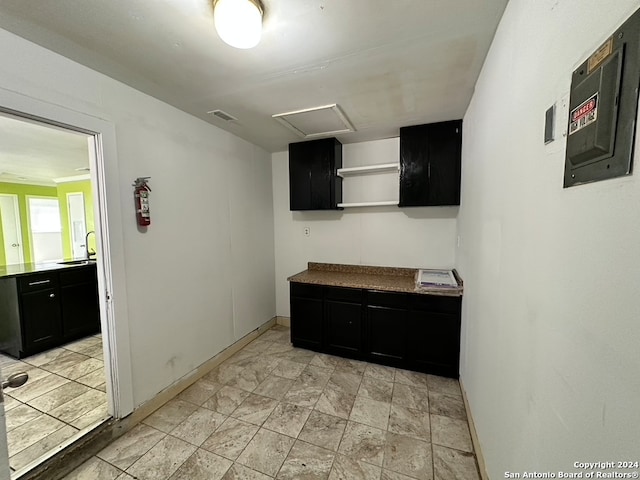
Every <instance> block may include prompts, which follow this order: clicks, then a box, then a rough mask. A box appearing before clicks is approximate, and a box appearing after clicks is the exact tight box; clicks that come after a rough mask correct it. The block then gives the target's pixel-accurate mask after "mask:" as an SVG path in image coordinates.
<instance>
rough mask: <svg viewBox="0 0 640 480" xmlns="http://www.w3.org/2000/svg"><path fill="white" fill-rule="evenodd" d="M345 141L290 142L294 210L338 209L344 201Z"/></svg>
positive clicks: (290, 199)
mask: <svg viewBox="0 0 640 480" xmlns="http://www.w3.org/2000/svg"><path fill="white" fill-rule="evenodd" d="M341 167H342V144H341V143H340V142H339V141H338V140H337V139H336V138H323V139H320V140H311V141H308V142H298V143H291V144H289V207H290V210H335V209H337V208H338V203H340V202H342V179H341V178H340V177H339V176H338V175H337V169H338V168H341Z"/></svg>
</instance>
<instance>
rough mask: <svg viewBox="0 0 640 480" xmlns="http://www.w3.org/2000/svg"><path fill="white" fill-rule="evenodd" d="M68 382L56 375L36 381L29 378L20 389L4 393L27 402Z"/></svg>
mask: <svg viewBox="0 0 640 480" xmlns="http://www.w3.org/2000/svg"><path fill="white" fill-rule="evenodd" d="M69 381H70V380H68V379H66V378H62V377H60V376H58V375H53V374H49V375H47V376H45V377H43V378H39V379H37V380H34V379H32V378H30V379H29V380H28V381H27V383H25V384H24V385H23V386H22V387H19V388H16V389H13V390H12V391H10V392H6V393H7V394H8V395H10V396H12V397H13V398H15V399H16V400H19V401H21V402H28V401H30V400H33V399H34V398H36V397H39V396H40V395H44V394H45V393H47V392H50V391H51V390H53V389H55V388H58V387H59V386H61V385H64V384H65V383H69Z"/></svg>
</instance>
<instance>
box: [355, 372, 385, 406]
mask: <svg viewBox="0 0 640 480" xmlns="http://www.w3.org/2000/svg"><path fill="white" fill-rule="evenodd" d="M392 393H393V382H387V381H384V380H379V379H377V378H375V377H367V376H365V377H364V378H363V379H362V383H361V384H360V389H359V390H358V395H361V396H363V397H368V398H372V399H374V400H378V401H379V402H391V394H392Z"/></svg>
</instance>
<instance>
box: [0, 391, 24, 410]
mask: <svg viewBox="0 0 640 480" xmlns="http://www.w3.org/2000/svg"><path fill="white" fill-rule="evenodd" d="M20 405H24V403H22V402H19V401H18V400H16V399H15V398H13V397H10V396H9V395H5V396H4V411H5V412H8V411H9V410H12V409H14V408H16V407H18V406H20Z"/></svg>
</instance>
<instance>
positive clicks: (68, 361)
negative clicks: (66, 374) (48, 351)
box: [41, 352, 91, 374]
mask: <svg viewBox="0 0 640 480" xmlns="http://www.w3.org/2000/svg"><path fill="white" fill-rule="evenodd" d="M90 358H91V357H89V356H87V355H82V354H80V353H76V352H67V353H65V354H64V355H61V356H60V357H58V358H56V359H55V360H53V361H51V362H49V363H45V364H44V365H42V367H41V368H42V369H43V370H46V371H48V372H52V373H55V374H59V373H58V372H60V371H62V370H67V369H68V368H70V367H73V366H75V365H77V364H79V363H81V362H84V361H85V360H89V359H90ZM87 373H89V372H87Z"/></svg>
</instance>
